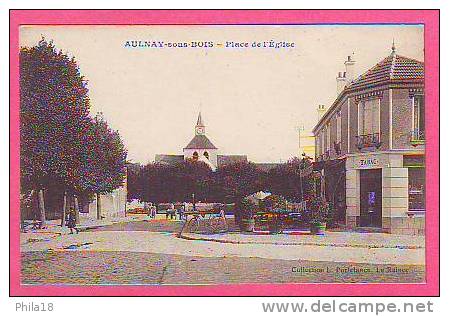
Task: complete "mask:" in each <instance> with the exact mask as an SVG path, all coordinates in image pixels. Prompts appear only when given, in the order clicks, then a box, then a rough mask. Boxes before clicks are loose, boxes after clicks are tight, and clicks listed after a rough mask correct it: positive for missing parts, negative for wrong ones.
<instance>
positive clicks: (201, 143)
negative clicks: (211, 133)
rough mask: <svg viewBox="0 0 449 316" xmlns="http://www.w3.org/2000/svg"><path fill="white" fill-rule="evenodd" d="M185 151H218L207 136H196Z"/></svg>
mask: <svg viewBox="0 0 449 316" xmlns="http://www.w3.org/2000/svg"><path fill="white" fill-rule="evenodd" d="M184 149H217V147H215V146H214V144H212V142H211V141H210V140H209V138H207V136H206V135H195V137H193V139H192V140H191V141H190V143H189V144H188V145H187V146H186V147H185V148H184Z"/></svg>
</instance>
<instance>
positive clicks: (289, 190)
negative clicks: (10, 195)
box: [128, 158, 315, 203]
mask: <svg viewBox="0 0 449 316" xmlns="http://www.w3.org/2000/svg"><path fill="white" fill-rule="evenodd" d="M311 164H312V162H311V161H310V159H308V158H303V159H299V158H293V159H291V160H290V161H288V162H287V163H284V164H280V165H278V166H277V167H275V168H272V169H270V170H268V171H263V170H261V169H260V168H259V167H258V166H257V165H256V164H254V163H251V162H237V163H233V164H229V165H226V166H223V167H221V168H218V169H217V170H216V171H215V172H213V171H212V170H211V169H210V168H209V167H208V166H207V165H206V164H205V163H203V162H199V161H193V160H185V161H183V162H179V163H176V164H173V165H167V164H157V163H149V164H147V165H145V166H140V165H131V166H129V168H128V200H132V199H139V200H141V201H146V202H153V203H161V202H170V201H190V200H191V199H192V194H195V197H196V199H197V200H201V201H205V202H220V203H236V202H239V201H241V199H242V198H243V197H245V196H247V195H249V194H252V193H254V192H257V191H260V190H265V191H269V192H271V193H273V194H279V195H282V196H284V197H286V198H287V199H289V200H290V201H294V202H299V201H301V200H302V199H303V198H305V197H306V196H308V195H310V194H312V192H313V191H314V183H315V182H314V181H313V180H312V177H313V174H312V173H311V172H310V170H311ZM300 179H301V180H302V181H300Z"/></svg>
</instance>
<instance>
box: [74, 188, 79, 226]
mask: <svg viewBox="0 0 449 316" xmlns="http://www.w3.org/2000/svg"><path fill="white" fill-rule="evenodd" d="M73 198H74V203H75V222H76V223H77V224H79V223H80V208H79V204H78V197H77V196H76V195H75V196H74V197H73Z"/></svg>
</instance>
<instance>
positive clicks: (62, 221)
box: [61, 191, 67, 227]
mask: <svg viewBox="0 0 449 316" xmlns="http://www.w3.org/2000/svg"><path fill="white" fill-rule="evenodd" d="M66 214H67V192H65V191H64V202H63V204H62V214H61V227H64V226H65V217H66Z"/></svg>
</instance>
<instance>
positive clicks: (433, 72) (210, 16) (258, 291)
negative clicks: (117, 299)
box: [10, 10, 440, 296]
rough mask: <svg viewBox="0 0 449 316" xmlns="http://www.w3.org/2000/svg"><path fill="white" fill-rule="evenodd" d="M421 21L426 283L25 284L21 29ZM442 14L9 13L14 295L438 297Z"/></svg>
mask: <svg viewBox="0 0 449 316" xmlns="http://www.w3.org/2000/svg"><path fill="white" fill-rule="evenodd" d="M351 23H354V24H359V23H360V24H364V23H370V24H385V23H388V24H394V23H398V24H424V26H425V67H426V78H425V87H426V105H427V108H426V120H427V122H428V123H427V124H426V125H427V131H426V148H427V151H426V179H427V183H426V185H427V190H426V204H427V209H428V211H427V213H426V283H422V284H236V285H204V286H190V285H181V286H178V285H176V286H156V285H154V286H153V285H150V286H38V285H36V286H30V285H27V286H24V285H21V284H20V271H21V269H20V242H19V238H20V233H19V222H20V220H19V214H20V212H19V181H20V177H19V163H20V160H19V153H20V148H19V141H20V135H19V54H18V52H19V26H20V25H34V24H35V25H39V24H46V25H107V24H110V25H126V24H143V25H145V24H147V25H151V24H153V25H158V24H159V25H164V24H173V25H181V24H183V25H185V24H191V25H207V24H351ZM439 258H440V257H439V10H11V11H10V296H439V271H440V269H439V264H440V262H439Z"/></svg>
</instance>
